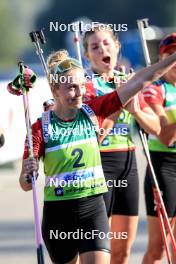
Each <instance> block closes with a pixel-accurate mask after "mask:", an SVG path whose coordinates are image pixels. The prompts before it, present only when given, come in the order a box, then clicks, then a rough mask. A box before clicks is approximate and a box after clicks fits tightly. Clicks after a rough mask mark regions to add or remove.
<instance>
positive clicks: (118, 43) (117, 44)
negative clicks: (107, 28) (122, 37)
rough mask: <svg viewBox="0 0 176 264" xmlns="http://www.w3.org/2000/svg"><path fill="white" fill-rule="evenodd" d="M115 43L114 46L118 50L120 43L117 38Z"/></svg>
mask: <svg viewBox="0 0 176 264" xmlns="http://www.w3.org/2000/svg"><path fill="white" fill-rule="evenodd" d="M115 45H116V48H117V49H118V50H120V49H121V44H120V42H119V41H118V40H116V41H115Z"/></svg>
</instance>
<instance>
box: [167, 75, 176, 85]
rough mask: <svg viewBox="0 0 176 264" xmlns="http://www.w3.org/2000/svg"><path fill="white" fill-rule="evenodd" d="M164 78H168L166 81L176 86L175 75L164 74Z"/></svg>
mask: <svg viewBox="0 0 176 264" xmlns="http://www.w3.org/2000/svg"><path fill="white" fill-rule="evenodd" d="M164 79H165V80H166V82H168V83H171V84H172V85H173V86H176V79H175V76H171V75H167V74H166V75H164Z"/></svg>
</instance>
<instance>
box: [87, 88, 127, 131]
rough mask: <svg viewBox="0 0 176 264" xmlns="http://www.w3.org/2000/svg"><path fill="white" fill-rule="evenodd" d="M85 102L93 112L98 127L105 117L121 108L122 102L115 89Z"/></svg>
mask: <svg viewBox="0 0 176 264" xmlns="http://www.w3.org/2000/svg"><path fill="white" fill-rule="evenodd" d="M87 104H88V105H89V106H90V107H91V108H92V110H93V111H94V112H95V114H96V116H97V118H98V121H99V126H100V127H101V126H102V122H103V120H104V119H105V118H106V117H108V116H110V115H111V114H113V113H115V112H117V111H119V110H120V109H121V108H122V103H121V101H120V99H119V96H118V94H117V92H116V91H114V92H111V93H109V94H105V95H103V96H99V97H96V98H95V99H93V100H91V101H89V102H87Z"/></svg>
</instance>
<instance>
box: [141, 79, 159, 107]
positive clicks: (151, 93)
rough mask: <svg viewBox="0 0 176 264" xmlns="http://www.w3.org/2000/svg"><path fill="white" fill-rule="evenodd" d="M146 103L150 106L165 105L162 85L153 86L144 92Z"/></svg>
mask: <svg viewBox="0 0 176 264" xmlns="http://www.w3.org/2000/svg"><path fill="white" fill-rule="evenodd" d="M142 93H143V95H144V99H145V101H146V102H147V103H148V104H150V103H152V104H159V105H163V103H164V98H163V93H162V89H161V85H156V84H151V85H150V86H147V87H145V88H144V89H143V90H142Z"/></svg>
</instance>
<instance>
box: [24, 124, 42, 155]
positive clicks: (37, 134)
mask: <svg viewBox="0 0 176 264" xmlns="http://www.w3.org/2000/svg"><path fill="white" fill-rule="evenodd" d="M32 140H33V151H34V157H35V158H37V159H39V158H40V157H41V156H43V154H44V141H43V136H42V125H41V120H37V122H36V123H34V124H33V125H32ZM28 149H29V148H28V141H27V138H26V140H25V147H24V154H23V159H27V158H28V156H29V151H28Z"/></svg>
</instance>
